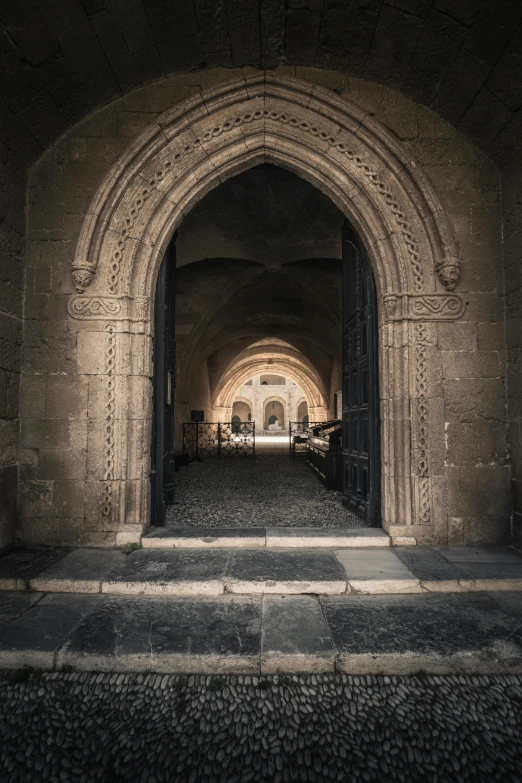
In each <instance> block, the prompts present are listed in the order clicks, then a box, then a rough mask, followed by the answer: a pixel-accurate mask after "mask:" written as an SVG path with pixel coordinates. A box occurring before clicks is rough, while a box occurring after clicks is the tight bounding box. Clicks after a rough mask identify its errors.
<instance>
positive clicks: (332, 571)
mask: <svg viewBox="0 0 522 783" xmlns="http://www.w3.org/2000/svg"><path fill="white" fill-rule="evenodd" d="M225 588H226V590H227V592H230V593H344V591H345V590H346V581H345V577H344V573H343V569H342V567H341V566H340V564H339V563H338V562H337V560H336V559H335V558H334V556H333V555H332V554H331V553H330V552H320V551H317V550H306V551H303V550H294V551H292V552H284V551H275V550H266V549H258V550H252V551H248V550H244V551H238V552H235V553H234V556H233V560H232V562H231V565H230V567H229V569H228V571H227V576H226V579H225Z"/></svg>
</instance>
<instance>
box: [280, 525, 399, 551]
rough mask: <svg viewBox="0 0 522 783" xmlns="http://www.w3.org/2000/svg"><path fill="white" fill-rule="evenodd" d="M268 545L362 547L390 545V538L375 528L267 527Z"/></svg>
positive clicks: (285, 546)
mask: <svg viewBox="0 0 522 783" xmlns="http://www.w3.org/2000/svg"><path fill="white" fill-rule="evenodd" d="M266 545H267V546H268V547H284V548H287V547H301V548H307V549H308V548H310V547H312V548H313V547H319V546H324V547H329V548H330V549H331V548H334V547H360V546H365V547H368V546H376V547H382V546H389V545H390V538H389V536H387V535H386V533H385V532H384V531H383V530H379V529H375V528H364V527H359V528H333V529H332V528H306V527H277V528H267V531H266Z"/></svg>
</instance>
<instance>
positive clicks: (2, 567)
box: [0, 547, 66, 590]
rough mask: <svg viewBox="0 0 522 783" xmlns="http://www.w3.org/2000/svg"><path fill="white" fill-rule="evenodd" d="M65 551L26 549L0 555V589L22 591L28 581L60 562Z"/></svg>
mask: <svg viewBox="0 0 522 783" xmlns="http://www.w3.org/2000/svg"><path fill="white" fill-rule="evenodd" d="M65 555H66V550H64V549H55V548H51V547H49V548H46V549H44V548H41V549H38V548H36V547H26V548H24V549H22V548H19V549H14V550H12V551H10V552H6V553H4V554H2V555H0V587H1V589H2V590H24V589H25V588H26V587H28V586H29V582H30V580H31V579H32V578H33V577H34V576H36V575H37V574H39V573H40V571H43V570H44V569H45V568H47V567H48V566H50V565H52V564H53V563H56V562H57V561H58V560H61V559H62V558H63V557H64V556H65Z"/></svg>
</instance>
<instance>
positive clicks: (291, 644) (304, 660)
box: [261, 595, 335, 674]
mask: <svg viewBox="0 0 522 783" xmlns="http://www.w3.org/2000/svg"><path fill="white" fill-rule="evenodd" d="M334 668H335V654H334V647H333V644H332V640H331V638H330V632H329V630H328V626H327V625H326V621H325V619H324V616H323V613H322V610H321V605H320V603H319V601H318V600H317V598H314V597H312V596H308V595H306V596H303V595H299V596H296V595H265V596H264V597H263V619H262V641H261V671H263V672H266V673H271V674H276V673H277V672H292V671H295V672H326V671H333V670H334Z"/></svg>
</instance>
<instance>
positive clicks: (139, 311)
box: [134, 296, 149, 321]
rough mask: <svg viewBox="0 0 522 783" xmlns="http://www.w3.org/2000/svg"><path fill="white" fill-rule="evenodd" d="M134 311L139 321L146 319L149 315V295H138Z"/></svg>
mask: <svg viewBox="0 0 522 783" xmlns="http://www.w3.org/2000/svg"><path fill="white" fill-rule="evenodd" d="M134 313H135V315H136V318H137V319H138V320H139V321H146V320H147V318H148V316H149V299H148V297H147V296H137V297H136V298H135V300H134Z"/></svg>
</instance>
